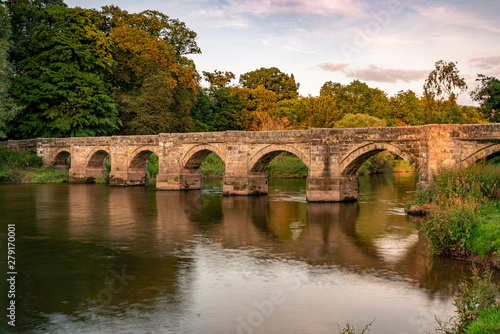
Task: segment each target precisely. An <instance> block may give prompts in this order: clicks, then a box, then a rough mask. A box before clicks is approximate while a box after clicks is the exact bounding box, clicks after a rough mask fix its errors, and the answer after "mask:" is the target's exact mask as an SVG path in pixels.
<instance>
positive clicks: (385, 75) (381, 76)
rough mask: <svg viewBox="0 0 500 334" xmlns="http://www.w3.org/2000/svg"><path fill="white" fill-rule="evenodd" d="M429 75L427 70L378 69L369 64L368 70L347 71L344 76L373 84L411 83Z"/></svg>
mask: <svg viewBox="0 0 500 334" xmlns="http://www.w3.org/2000/svg"><path fill="white" fill-rule="evenodd" d="M428 74H429V71H427V70H401V69H391V68H380V67H378V66H376V65H373V64H370V65H369V66H368V68H358V69H352V70H348V71H347V73H346V75H347V77H349V78H355V79H361V80H366V81H375V82H390V83H394V82H396V81H398V80H399V81H404V82H411V81H417V80H421V79H423V78H425V77H426V76H427V75H428Z"/></svg>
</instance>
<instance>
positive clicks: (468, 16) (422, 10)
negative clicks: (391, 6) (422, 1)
mask: <svg viewBox="0 0 500 334" xmlns="http://www.w3.org/2000/svg"><path fill="white" fill-rule="evenodd" d="M412 8H413V9H414V10H415V11H416V12H417V13H419V14H420V15H422V16H425V17H428V18H430V19H432V20H435V21H439V22H441V23H445V24H450V25H455V26H461V27H467V28H474V29H482V30H487V31H491V32H495V33H500V29H499V28H498V23H497V22H496V21H492V20H491V19H488V18H485V17H481V16H479V15H478V14H476V13H473V12H471V11H470V10H468V11H460V10H459V9H457V8H456V7H453V6H449V5H442V6H432V7H423V6H419V5H414V6H412Z"/></svg>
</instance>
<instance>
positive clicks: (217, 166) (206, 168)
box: [201, 152, 226, 177]
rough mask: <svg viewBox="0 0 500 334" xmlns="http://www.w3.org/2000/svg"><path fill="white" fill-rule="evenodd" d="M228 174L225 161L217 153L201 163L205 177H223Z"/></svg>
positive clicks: (211, 154)
mask: <svg viewBox="0 0 500 334" xmlns="http://www.w3.org/2000/svg"><path fill="white" fill-rule="evenodd" d="M225 172H226V166H225V165H224V161H222V159H221V158H220V157H219V156H218V155H217V154H215V153H213V152H212V153H210V154H209V155H208V156H207V157H206V158H205V160H203V162H202V163H201V173H202V174H203V176H211V177H222V176H224V174H225Z"/></svg>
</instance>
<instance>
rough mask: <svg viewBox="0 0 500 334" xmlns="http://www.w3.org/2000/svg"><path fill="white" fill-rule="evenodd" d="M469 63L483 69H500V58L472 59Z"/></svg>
mask: <svg viewBox="0 0 500 334" xmlns="http://www.w3.org/2000/svg"><path fill="white" fill-rule="evenodd" d="M469 63H472V64H473V66H475V67H478V68H481V69H485V70H491V69H493V68H496V67H500V56H492V57H479V58H472V59H470V60H469Z"/></svg>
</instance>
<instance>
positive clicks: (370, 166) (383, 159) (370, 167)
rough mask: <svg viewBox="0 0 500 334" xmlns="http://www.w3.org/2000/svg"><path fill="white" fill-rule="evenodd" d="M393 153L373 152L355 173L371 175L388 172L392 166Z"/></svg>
mask: <svg viewBox="0 0 500 334" xmlns="http://www.w3.org/2000/svg"><path fill="white" fill-rule="evenodd" d="M394 158H395V156H394V154H392V153H391V152H388V151H384V152H380V153H378V154H375V155H374V156H373V157H371V158H370V159H368V160H366V162H365V163H364V164H362V165H361V167H360V168H359V169H358V171H357V172H356V175H371V174H383V173H390V172H391V171H392V168H393V167H394V165H395V163H394Z"/></svg>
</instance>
